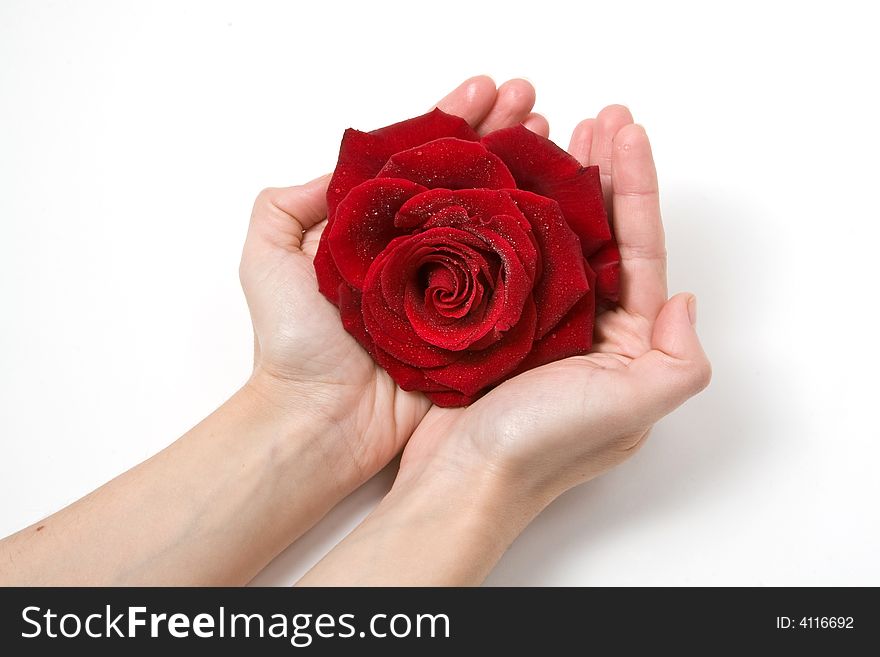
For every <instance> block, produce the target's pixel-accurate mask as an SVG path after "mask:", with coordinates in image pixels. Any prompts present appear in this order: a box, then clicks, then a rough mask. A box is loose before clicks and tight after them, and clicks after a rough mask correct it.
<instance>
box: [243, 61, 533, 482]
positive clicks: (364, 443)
mask: <svg viewBox="0 0 880 657" xmlns="http://www.w3.org/2000/svg"><path fill="white" fill-rule="evenodd" d="M534 102H535V92H534V89H533V88H532V86H531V85H530V84H529V83H528V82H525V81H523V80H511V81H509V82H506V83H505V84H503V85H501V86H500V87H498V88H497V89H496V87H495V83H494V82H493V81H492V80H491V79H490V78H488V77H485V76H479V77H475V78H471V79H469V80H467V81H465V82H464V83H463V84H461V85H460V86H459V87H458V88H456V89H455V90H454V91H453V92H452V93H450V94H449V95H448V96H446V97H445V98H444V99H443V100H441V101H440V102H439V103H438V104H437V106H438V107H440V109H442V110H444V111H446V112H448V113H450V114H457V115H459V116H462V117H463V118H465V119H466V120H467V121H468V122H469V123H470V124H471V125H472V126H474V127H475V128H476V129H477V131H478V132H480V133H485V132H489V131H491V130H496V129H498V128H502V127H507V126H510V125H514V124H516V123H519V122H523V123H525V124H526V125H527V126H530V127H532V128H533V129H538V130H540V129H545V126H546V121H545V120H544V119H543V117H541V116H540V115H537V114H532V113H531V109H532V107H533V105H534ZM329 178H330V177H329V176H323V177H321V178H318V179H316V180H313V181H312V182H310V183H307V184H305V185H302V186H296V187H286V188H271V189H266V190H264V191H263V192H261V193H260V195H259V196H258V198H257V200H256V203H255V204H254V209H253V213H252V215H251V222H250V226H249V229H248V235H247V239H246V242H245V246H244V252H243V255H242V260H241V267H240V278H241V283H242V287H243V288H244V292H245V296H246V298H247V302H248V307H249V309H250V313H251V319H252V322H253V327H254V372H253V375H252V377H251V380H250V381H249V386H250V387H251V388H253V389H254V390H255V391H257V392H258V394H260V395H262V396H264V397H266V398H267V399H268V400H269V401H270V403H272V404H274V405H277V406H278V407H279V408H281V409H283V410H284V411H285V412H291V413H293V414H296V415H303V414H305V415H306V416H307V417H309V418H312V419H314V420H315V421H316V422H319V423H320V424H321V426H326V427H328V428H330V430H331V433H332V435H328V436H327V437H326V439H327V441H328V442H330V441H342V442H344V443H345V448H346V453H347V454H348V455H350V457H351V459H352V461H353V463H354V466H355V467H356V468H357V470H358V471H359V472H360V473H361V474H362V475H363V477H367V476H369V475H371V474H372V473H374V472H376V471H377V470H378V469H380V468H381V467H383V466H384V465H385V464H386V463H388V461H390V460H391V459H392V458H393V457H394V456H395V455H396V454H397V453H398V452H399V450H400V448H401V446H402V445H403V443H404V441H405V440H406V439H407V438H409V436H410V434H411V433H412V431H413V429H414V428H415V427H416V425H417V424H418V422H419V421H420V420H421V419H422V418H423V416H424V415H425V413H426V412H427V411H428V409H429V407H430V404H429V402H428V400H427V399H425V397H424V396H422V395H421V394H419V393H413V392H405V391H403V390H401V389H400V388H398V387H397V386H396V385H395V383H394V382H393V381H392V380H391V378H390V377H389V376H388V375H387V374H386V372H385V371H384V370H383V369H381V368H380V367H378V366H377V365H376V364H375V363H374V362H373V360H372V359H371V358H370V356H369V355H368V354H367V353H366V352H365V351H364V350H363V349H362V348H361V347H360V346H359V345H358V344H357V342H355V340H354V339H353V338H352V337H351V336H350V335H349V334H348V333H347V332H346V331H345V330H344V329H343V326H342V323H341V322H340V319H339V313H338V311H337V309H336V308H335V307H334V306H333V305H332V304H331V303H330V302H329V301H327V300H326V299H325V298H324V296H323V295H322V294H320V292H319V291H318V285H317V280H316V278H315V271H314V267H313V259H314V256H315V252H316V250H317V247H318V242H319V239H320V237H321V232H322V230H323V229H324V226H325V224H326V213H327V205H326V198H325V196H326V191H327V184H328V182H329Z"/></svg>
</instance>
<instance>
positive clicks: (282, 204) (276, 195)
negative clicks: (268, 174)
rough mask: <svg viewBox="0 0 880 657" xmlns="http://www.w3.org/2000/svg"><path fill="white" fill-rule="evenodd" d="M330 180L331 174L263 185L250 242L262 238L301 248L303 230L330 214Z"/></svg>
mask: <svg viewBox="0 0 880 657" xmlns="http://www.w3.org/2000/svg"><path fill="white" fill-rule="evenodd" d="M329 182H330V175H329V174H328V175H325V176H321V177H320V178H316V179H315V180H312V181H311V182H307V183H306V184H305V185H297V186H294V187H270V188H267V189H264V190H263V191H262V192H260V194H259V196H257V200H256V202H255V203H254V209H253V212H252V213H251V223H250V226H249V228H248V237H247V242H248V243H251V242H253V241H254V240H263V241H267V242H269V243H271V244H273V245H275V246H279V247H282V248H285V249H290V250H292V249H299V248H300V244H301V242H302V236H303V231H305V230H308V229H309V228H311V227H312V226H314V225H315V224H316V223H318V222H320V221H322V220H323V219H324V218H325V217H326V216H327V184H328V183H329ZM247 246H248V244H246V245H245V248H247Z"/></svg>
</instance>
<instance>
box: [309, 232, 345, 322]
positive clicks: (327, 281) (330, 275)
mask: <svg viewBox="0 0 880 657" xmlns="http://www.w3.org/2000/svg"><path fill="white" fill-rule="evenodd" d="M328 233H329V231H328V230H327V228H326V226H325V227H324V232H323V233H321V241H320V242H318V251H317V253H315V261H314V265H315V276H316V277H317V279H318V289H319V290H320V291H321V294H323V295H324V296H325V297H327V298H328V299H329V300H330V301H332V302H333V304H334V305H336V306H338V305H339V288H340V286H342V287H348V283H346V282H345V279H344V278H342V274H340V273H339V269H338V268H337V267H336V263H335V262H334V260H333V256H332V255H330V247H329V246H328V245H327V239H328V237H329V235H328Z"/></svg>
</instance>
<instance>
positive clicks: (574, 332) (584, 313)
mask: <svg viewBox="0 0 880 657" xmlns="http://www.w3.org/2000/svg"><path fill="white" fill-rule="evenodd" d="M595 319H596V300H595V297H594V296H593V291H592V290H590V291H589V292H587V294H585V295H584V296H583V298H581V300H580V301H578V302H577V303H576V304H575V305H574V307H573V308H572V309H571V310H570V311H568V314H567V315H566V316H565V317H564V318H563V319H562V321H561V322H559V324H558V325H557V326H556V327H554V328H553V330H552V331H551V332H550V333H548V334H547V335H545V336H544V337H543V338H542V339H541V340H538V341H537V342H535V343H534V344H533V345H532V350H531V351H530V352H529V354H528V356H526V357H525V359H524V360H523V361H522V362H521V363H520V364H519V366H518V367H517V368H516V370H515V371H514V373H513V374H511V376H516V375H517V374H521V373H523V372H525V371H527V370H530V369H533V368H535V367H540V366H541V365H546V364H547V363H552V362H553V361H557V360H561V359H563V358H568V357H569V356H577V355H578V354H584V353H586V352H588V351H589V350H590V348H591V347H592V346H593V325H594V323H595ZM508 378H510V377H508Z"/></svg>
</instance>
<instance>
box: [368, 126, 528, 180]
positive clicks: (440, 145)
mask: <svg viewBox="0 0 880 657" xmlns="http://www.w3.org/2000/svg"><path fill="white" fill-rule="evenodd" d="M376 176H377V177H378V178H383V177H384V178H406V179H407V180H412V181H413V182H416V183H419V184H420V185H424V186H425V187H428V188H430V189H434V188H437V187H442V188H444V189H463V188H465V189H473V188H481V189H505V188H510V187H515V186H516V182H515V181H514V179H513V176H512V175H511V174H510V171H508V170H507V167H506V166H504V162H502V161H501V158H500V157H498V156H497V155H494V154H493V153H490V152H489V151H487V150H486V148H485V147H484V146H483V145H482V144H480V143H479V142H476V141H466V140H463V139H455V138H454V137H444V138H442V139H435V140H434V141H431V142H428V143H427V144H421V145H419V146H416V147H414V148H410V149H409V150H405V151H401V152H399V153H395V154H394V155H392V156H391V157H390V158H389V159H388V162H387V163H386V164H385V166H383V167H382V170H381V171H379V173H378V174H376Z"/></svg>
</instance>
